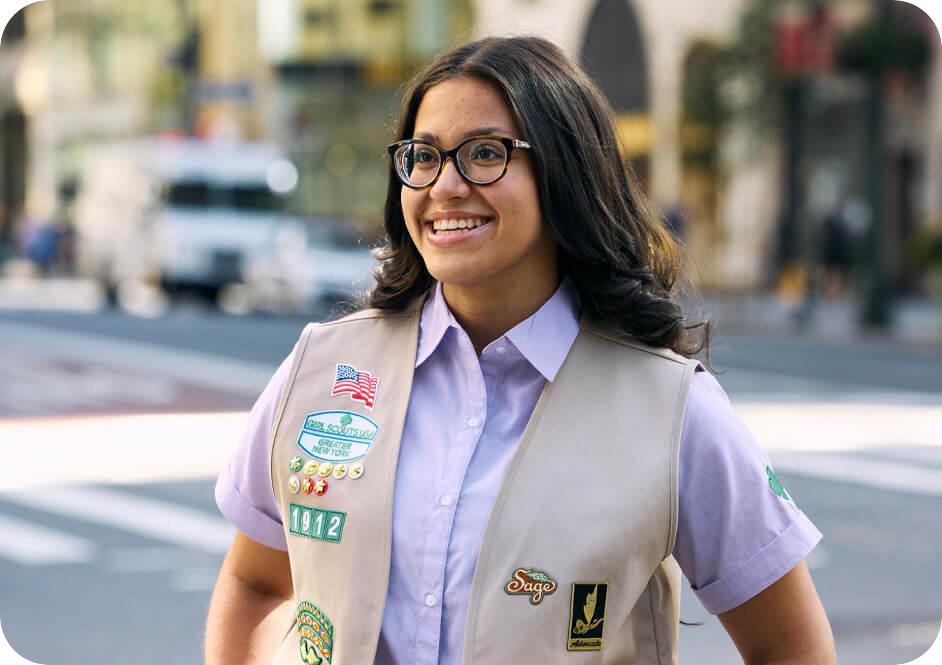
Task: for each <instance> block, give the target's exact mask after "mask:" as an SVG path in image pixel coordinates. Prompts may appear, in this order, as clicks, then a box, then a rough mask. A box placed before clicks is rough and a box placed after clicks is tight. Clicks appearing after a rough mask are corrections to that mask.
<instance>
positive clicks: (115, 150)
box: [75, 139, 297, 296]
mask: <svg viewBox="0 0 942 665" xmlns="http://www.w3.org/2000/svg"><path fill="white" fill-rule="evenodd" d="M296 181H297V172H296V171H295V170H294V167H293V166H292V165H291V164H290V162H288V161H287V160H286V159H285V157H284V156H283V154H282V153H281V152H280V151H279V150H278V148H277V147H276V146H274V145H272V144H270V143H261V142H258V143H244V142H230V141H205V140H199V139H170V140H163V139H156V140H145V141H139V142H134V143H127V144H121V145H111V146H103V147H101V148H99V149H97V150H95V151H93V154H92V155H91V156H90V158H89V160H88V162H87V164H86V168H85V169H84V172H83V174H82V179H81V184H80V190H79V194H78V198H77V200H76V206H75V225H76V230H77V232H78V238H77V254H78V265H79V269H80V270H81V271H82V272H84V273H85V274H88V275H91V276H94V277H96V278H98V279H101V280H102V281H103V282H104V283H105V285H106V286H108V287H109V288H116V287H117V286H118V285H120V284H121V283H122V282H123V281H124V280H129V279H130V280H142V279H143V280H150V281H156V282H159V283H160V285H161V286H162V287H164V288H165V289H167V290H170V291H178V290H183V289H187V290H198V291H201V292H203V293H205V294H207V295H210V296H215V295H216V293H217V292H218V291H219V289H221V288H222V287H223V286H225V285H227V284H231V283H235V282H240V281H243V279H244V269H245V265H246V263H247V262H249V261H251V260H252V257H253V256H256V255H270V254H271V253H272V251H273V247H274V245H275V244H276V243H277V240H278V236H279V232H280V231H281V229H282V228H285V227H288V226H291V225H292V224H296V223H297V222H296V221H295V220H293V218H291V217H290V216H288V215H285V214H284V213H283V212H282V211H281V209H280V208H281V206H280V202H281V201H280V198H281V195H282V194H284V193H287V192H288V191H290V190H291V189H292V188H293V187H294V184H295V183H296Z"/></svg>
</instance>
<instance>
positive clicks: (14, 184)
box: [0, 11, 26, 258]
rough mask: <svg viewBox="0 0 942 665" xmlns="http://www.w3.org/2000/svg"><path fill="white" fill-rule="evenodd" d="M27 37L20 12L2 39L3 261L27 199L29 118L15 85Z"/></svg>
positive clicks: (0, 152) (0, 156) (0, 184)
mask: <svg viewBox="0 0 942 665" xmlns="http://www.w3.org/2000/svg"><path fill="white" fill-rule="evenodd" d="M25 35H26V14H25V12H23V11H19V12H17V13H16V14H15V15H14V16H13V18H12V19H10V21H9V23H7V25H6V28H4V30H3V37H2V39H0V258H2V256H3V254H5V253H6V252H7V251H9V248H10V246H11V245H12V243H13V230H14V228H13V227H14V223H15V220H16V219H17V217H19V215H20V214H21V213H22V210H23V203H24V200H25V198H26V178H25V174H24V171H23V164H24V162H25V161H26V116H25V114H24V113H23V109H22V108H21V107H20V101H19V99H18V98H17V95H16V86H15V83H16V70H17V66H18V65H19V62H20V54H21V52H22V48H23V37H24V36H25Z"/></svg>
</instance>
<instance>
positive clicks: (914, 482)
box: [770, 451, 942, 497]
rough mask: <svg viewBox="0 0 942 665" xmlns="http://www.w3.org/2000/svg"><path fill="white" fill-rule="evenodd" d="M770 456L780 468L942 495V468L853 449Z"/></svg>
mask: <svg viewBox="0 0 942 665" xmlns="http://www.w3.org/2000/svg"><path fill="white" fill-rule="evenodd" d="M770 457H771V460H772V464H773V466H774V467H775V470H776V471H786V472H790V473H794V474H798V475H802V476H808V477H812V478H822V479H826V480H837V481H843V482H848V483H854V484H857V485H865V486H867V487H874V488H876V489H882V490H892V491H895V492H906V493H910V494H922V495H926V496H934V497H942V469H927V468H925V467H920V466H913V465H909V464H896V463H893V462H879V461H875V460H872V459H866V458H862V457H857V456H854V455H853V454H850V453H842V454H838V453H811V452H807V453H806V452H791V451H774V452H772V453H771V454H770Z"/></svg>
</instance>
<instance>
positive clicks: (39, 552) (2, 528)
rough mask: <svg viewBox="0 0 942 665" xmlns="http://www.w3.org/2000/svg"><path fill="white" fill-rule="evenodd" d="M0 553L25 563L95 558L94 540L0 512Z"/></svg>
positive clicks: (69, 561)
mask: <svg viewBox="0 0 942 665" xmlns="http://www.w3.org/2000/svg"><path fill="white" fill-rule="evenodd" d="M0 533H2V534H3V538H0V557H3V558H6V559H12V560H13V561H16V562H17V563H22V564H27V565H34V566H35V565H49V564H65V563H85V562H87V561H90V560H91V559H92V558H94V556H95V553H96V550H97V548H96V546H95V544H94V543H92V542H90V541H88V540H85V539H84V538H79V537H77V536H72V535H69V534H66V533H63V532H61V531H58V530H53V529H48V528H46V527H41V526H37V525H35V524H30V523H29V522H24V521H23V520H18V519H14V518H12V517H7V516H4V515H0Z"/></svg>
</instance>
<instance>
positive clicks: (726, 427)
mask: <svg viewBox="0 0 942 665" xmlns="http://www.w3.org/2000/svg"><path fill="white" fill-rule="evenodd" d="M678 490H679V501H678V516H677V538H676V541H675V545H674V558H675V559H676V560H677V562H678V564H680V568H681V570H682V571H683V573H684V575H685V576H686V577H687V580H688V581H689V582H690V585H691V587H692V588H693V590H694V592H695V593H696V594H697V597H698V598H699V599H700V602H701V603H702V604H703V606H704V607H705V608H706V610H707V611H708V612H710V613H711V614H721V613H723V612H726V611H728V610H731V609H732V608H734V607H736V606H738V605H740V604H742V603H744V602H745V601H747V600H749V599H750V598H752V597H753V596H755V595H756V594H758V593H759V592H761V591H763V590H764V589H766V588H767V587H768V586H770V585H771V584H772V583H774V582H776V581H777V580H779V579H780V578H781V577H782V576H783V575H784V574H785V573H787V572H788V571H789V570H791V569H792V568H794V567H795V566H796V565H797V564H798V563H800V562H801V561H802V560H803V559H804V558H805V557H807V556H808V554H809V553H810V552H811V550H812V549H814V547H815V545H817V543H818V541H819V540H820V539H821V533H820V532H819V531H818V529H817V528H816V527H815V526H814V524H812V523H811V521H810V520H809V519H808V518H807V517H806V516H805V514H804V513H803V512H801V510H799V508H798V506H797V505H796V504H795V497H793V496H792V495H791V494H790V493H789V492H788V491H787V490H786V489H785V488H783V487H782V486H781V484H780V483H779V481H778V479H777V478H776V477H775V473H774V471H773V470H772V467H771V464H770V463H769V460H768V457H767V456H766V455H765V453H764V452H763V451H762V450H761V449H760V448H759V446H758V444H757V442H756V440H755V437H754V436H753V435H752V433H751V432H750V431H749V429H748V428H747V427H746V425H745V423H744V422H743V421H742V419H741V418H740V417H739V416H738V415H737V414H736V412H735V411H734V410H733V407H732V405H731V404H730V402H729V398H728V397H727V395H726V393H725V392H724V391H723V388H722V387H720V384H719V383H718V382H717V381H716V379H715V378H713V376H712V375H710V374H709V373H708V372H697V373H695V374H694V378H693V380H692V383H691V387H690V396H689V398H688V400H687V409H686V412H685V414H684V426H683V432H682V436H681V443H680V468H679V488H678Z"/></svg>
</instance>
